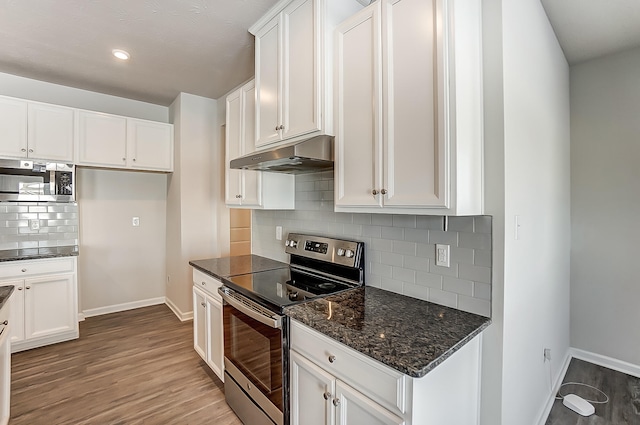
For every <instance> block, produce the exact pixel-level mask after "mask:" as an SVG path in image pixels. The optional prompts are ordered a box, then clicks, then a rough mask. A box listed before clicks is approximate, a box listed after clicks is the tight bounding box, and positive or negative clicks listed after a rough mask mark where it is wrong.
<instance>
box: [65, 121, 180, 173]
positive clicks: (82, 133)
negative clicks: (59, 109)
mask: <svg viewBox="0 0 640 425" xmlns="http://www.w3.org/2000/svg"><path fill="white" fill-rule="evenodd" d="M77 140H78V143H77V147H76V163H77V164H78V165H86V166H90V167H106V168H124V169H134V170H148V171H173V125H172V124H165V123H160V122H155V121H146V120H140V119H136V118H128V117H122V116H119V115H112V114H104V113H100V112H92V111H84V110H79V111H78V126H77Z"/></svg>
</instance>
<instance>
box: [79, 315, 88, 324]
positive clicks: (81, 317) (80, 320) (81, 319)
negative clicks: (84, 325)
mask: <svg viewBox="0 0 640 425" xmlns="http://www.w3.org/2000/svg"><path fill="white" fill-rule="evenodd" d="M86 318H87V317H86V316H85V315H84V313H78V322H84V319H86Z"/></svg>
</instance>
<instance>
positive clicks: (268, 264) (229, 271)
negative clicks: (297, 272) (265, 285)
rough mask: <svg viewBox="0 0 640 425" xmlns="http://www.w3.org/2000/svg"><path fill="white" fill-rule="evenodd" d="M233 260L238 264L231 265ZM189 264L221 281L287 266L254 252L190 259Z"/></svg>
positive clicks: (287, 265)
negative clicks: (233, 255) (232, 255)
mask: <svg viewBox="0 0 640 425" xmlns="http://www.w3.org/2000/svg"><path fill="white" fill-rule="evenodd" d="M233 262H238V263H239V264H238V265H233V264H231V263H233ZM189 265H190V266H192V267H193V268H195V269H197V270H199V271H201V272H202V273H204V274H207V275H209V276H211V277H213V278H215V279H218V280H221V281H223V282H225V281H227V280H228V279H227V278H229V277H231V276H237V275H241V274H249V273H257V272H262V271H269V270H274V269H280V268H287V267H289V264H287V263H283V262H281V261H277V260H272V259H270V258H267V257H261V256H259V255H255V254H250V255H240V256H235V257H219V258H206V259H201V260H191V261H189Z"/></svg>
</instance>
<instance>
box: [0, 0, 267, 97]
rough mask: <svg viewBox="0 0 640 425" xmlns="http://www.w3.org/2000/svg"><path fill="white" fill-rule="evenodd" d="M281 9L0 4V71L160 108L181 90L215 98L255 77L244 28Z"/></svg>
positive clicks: (111, 2)
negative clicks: (120, 52)
mask: <svg viewBox="0 0 640 425" xmlns="http://www.w3.org/2000/svg"><path fill="white" fill-rule="evenodd" d="M275 3H276V0H2V1H1V2H0V40H2V42H0V72H5V73H8V74H14V75H20V76H23V77H28V78H33V79H37V80H43V81H48V82H52V83H57V84H62V85H66V86H72V87H77V88H81V89H87V90H91V91H97V92H101V93H107V94H111V95H115V96H121V97H126V98H131V99H137V100H142V101H145V102H151V103H155V104H159V105H169V104H170V103H171V102H172V101H173V100H174V99H175V97H176V96H177V95H178V93H180V92H186V93H191V94H196V95H200V96H205V97H209V98H214V99H215V98H218V97H220V96H222V95H224V94H225V93H227V92H228V91H229V90H230V89H232V88H233V87H235V86H237V85H238V84H240V83H242V82H243V81H246V80H248V79H249V78H251V76H252V75H253V73H254V71H253V67H254V55H253V46H254V44H253V36H252V35H251V34H249V33H248V32H247V29H248V28H249V26H251V25H252V24H253V23H254V22H255V21H257V20H258V18H259V17H260V16H261V15H263V14H264V13H265V12H266V11H267V10H268V9H269V8H270V7H271V6H273V5H274V4H275ZM113 49H124V50H126V51H128V52H129V53H130V54H131V59H130V60H129V61H127V62H122V61H119V60H117V59H115V58H114V57H113V56H112V54H111V51H112V50H113Z"/></svg>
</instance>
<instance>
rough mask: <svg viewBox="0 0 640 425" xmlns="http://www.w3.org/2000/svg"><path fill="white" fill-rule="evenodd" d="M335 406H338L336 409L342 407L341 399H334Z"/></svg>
mask: <svg viewBox="0 0 640 425" xmlns="http://www.w3.org/2000/svg"><path fill="white" fill-rule="evenodd" d="M333 405H334V406H336V407H338V406H340V399H339V398H334V399H333Z"/></svg>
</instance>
